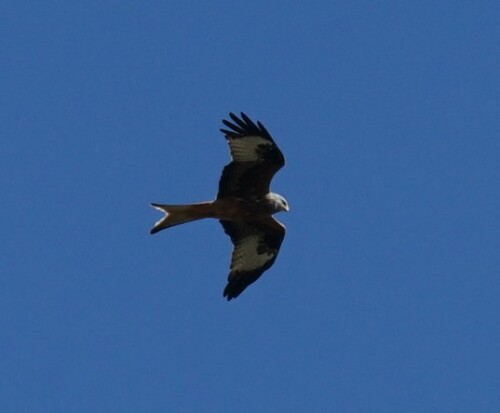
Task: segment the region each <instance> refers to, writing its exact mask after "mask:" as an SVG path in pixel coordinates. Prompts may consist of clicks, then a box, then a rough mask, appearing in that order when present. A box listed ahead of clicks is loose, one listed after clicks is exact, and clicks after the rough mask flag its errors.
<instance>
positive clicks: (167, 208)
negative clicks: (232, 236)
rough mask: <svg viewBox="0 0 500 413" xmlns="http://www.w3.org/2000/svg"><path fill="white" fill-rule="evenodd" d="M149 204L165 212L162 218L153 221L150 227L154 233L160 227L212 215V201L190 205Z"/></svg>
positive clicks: (160, 228) (167, 226)
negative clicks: (152, 225) (153, 223)
mask: <svg viewBox="0 0 500 413" xmlns="http://www.w3.org/2000/svg"><path fill="white" fill-rule="evenodd" d="M151 206H152V207H153V208H155V209H157V210H158V211H161V212H163V213H164V214H165V216H164V217H162V219H160V220H159V221H157V222H155V225H154V227H153V228H152V229H151V234H156V233H157V232H159V231H161V230H162V229H166V228H170V227H173V226H175V225H180V224H184V223H186V222H190V221H195V220H197V219H203V218H211V217H213V216H214V212H213V208H212V202H203V203H201V204H191V205H163V204H151Z"/></svg>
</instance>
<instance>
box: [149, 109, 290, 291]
mask: <svg viewBox="0 0 500 413" xmlns="http://www.w3.org/2000/svg"><path fill="white" fill-rule="evenodd" d="M229 116H230V117H231V120H232V122H230V121H228V120H223V121H222V122H223V123H224V125H225V126H226V127H227V128H228V129H221V132H222V133H223V134H224V135H225V137H226V139H227V141H228V143H229V150H230V152H231V162H230V163H228V164H227V165H226V166H225V167H224V169H223V170H222V175H221V177H220V181H219V192H218V193H217V198H216V199H215V200H214V201H209V202H202V203H199V204H190V205H164V204H151V206H152V207H153V208H156V209H158V210H160V211H162V212H163V213H165V215H164V216H163V217H162V218H161V219H160V220H159V221H158V222H156V223H155V225H154V227H153V228H152V229H151V234H155V233H157V232H159V231H161V230H163V229H165V228H170V227H173V226H175V225H179V224H184V223H186V222H190V221H194V220H198V219H203V218H215V219H218V220H220V223H221V224H222V227H223V228H224V231H225V232H226V234H227V235H229V237H230V238H231V242H232V243H233V246H234V249H233V253H232V257H231V266H230V273H229V276H228V283H227V286H226V288H225V289H224V293H223V295H224V297H226V298H227V300H228V301H229V300H231V299H233V298H236V297H238V296H239V295H240V294H241V293H242V292H243V290H245V288H247V287H248V286H249V285H250V284H252V283H253V282H255V281H256V280H257V279H258V278H259V277H260V276H261V275H262V273H263V272H264V271H266V270H267V269H269V268H270V267H271V266H272V265H273V264H274V261H275V260H276V257H277V255H278V252H279V249H280V246H281V243H282V241H283V238H284V237H285V226H284V225H283V224H281V223H280V222H279V221H277V220H276V219H274V218H273V217H272V215H273V214H275V213H276V212H280V211H288V203H287V201H286V200H285V198H283V197H282V196H281V195H278V194H275V193H274V192H271V191H270V188H269V186H270V183H271V180H272V178H273V176H274V174H275V173H276V172H277V171H278V170H279V169H280V168H282V167H283V166H284V165H285V158H284V157H283V154H282V153H281V151H280V149H279V148H278V146H277V145H276V143H275V142H274V140H273V138H272V137H271V135H270V134H269V132H268V131H267V130H266V128H265V127H264V125H262V123H260V122H257V124H255V123H254V122H253V121H252V120H251V119H250V118H249V117H248V116H247V115H245V114H244V113H241V118H238V117H237V116H236V115H234V114H232V113H230V114H229Z"/></svg>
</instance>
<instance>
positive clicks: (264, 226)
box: [220, 217, 285, 301]
mask: <svg viewBox="0 0 500 413" xmlns="http://www.w3.org/2000/svg"><path fill="white" fill-rule="evenodd" d="M220 223H221V224H222V226H223V227H224V231H225V232H226V234H228V235H229V236H230V237H231V241H232V243H233V245H234V250H233V254H232V258H231V272H230V273H229V277H228V284H227V286H226V288H225V289H224V297H226V298H227V300H228V301H229V300H231V299H233V298H236V297H238V296H239V295H240V294H241V293H242V292H243V290H244V289H245V288H247V287H248V286H249V285H250V284H252V283H253V282H255V281H257V279H258V278H259V277H260V276H261V275H262V273H263V272H264V271H266V270H267V269H268V268H270V267H271V266H272V265H273V264H274V261H275V260H276V257H277V256H278V252H279V250H280V246H281V243H282V242H283V238H284V237H285V227H284V225H283V224H281V223H280V222H279V221H277V220H276V219H274V218H272V217H269V218H266V219H263V220H260V221H252V222H233V221H220Z"/></svg>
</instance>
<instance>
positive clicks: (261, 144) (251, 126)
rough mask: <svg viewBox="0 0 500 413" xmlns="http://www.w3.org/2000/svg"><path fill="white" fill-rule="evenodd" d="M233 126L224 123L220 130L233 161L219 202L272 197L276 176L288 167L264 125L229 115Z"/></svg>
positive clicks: (221, 186) (227, 168) (221, 183)
mask: <svg viewBox="0 0 500 413" xmlns="http://www.w3.org/2000/svg"><path fill="white" fill-rule="evenodd" d="M229 116H230V117H231V119H232V121H233V122H234V123H232V122H230V121H228V120H225V119H224V120H223V121H222V122H223V123H224V125H226V126H227V127H228V128H229V129H221V132H222V133H224V134H225V136H226V139H227V141H228V143H229V149H230V151H231V158H232V161H231V162H230V163H229V164H227V165H226V166H225V167H224V170H223V171H222V176H221V178H220V181H219V193H218V194H217V198H223V197H226V196H236V197H241V198H252V197H254V196H259V197H261V196H264V195H266V194H268V193H269V185H270V183H271V179H272V178H273V176H274V174H275V173H276V172H277V171H278V170H279V169H280V168H282V167H283V165H285V158H284V156H283V154H282V153H281V151H280V149H279V148H278V146H277V145H276V143H275V142H274V140H273V138H272V137H271V135H270V134H269V132H268V131H267V130H266V128H265V127H264V125H262V123H260V122H257V124H255V123H253V122H252V120H250V118H249V117H248V116H247V115H245V114H244V113H243V112H242V113H241V119H240V118H238V117H237V116H236V115H234V114H233V113H230V114H229Z"/></svg>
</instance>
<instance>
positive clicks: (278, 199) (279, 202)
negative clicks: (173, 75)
mask: <svg viewBox="0 0 500 413" xmlns="http://www.w3.org/2000/svg"><path fill="white" fill-rule="evenodd" d="M268 197H269V199H270V200H271V204H272V207H273V214H275V213H276V212H281V211H285V212H288V211H289V210H290V208H289V207H288V202H287V200H286V199H285V198H284V197H282V196H281V195H279V194H276V193H274V192H269V195H268Z"/></svg>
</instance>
